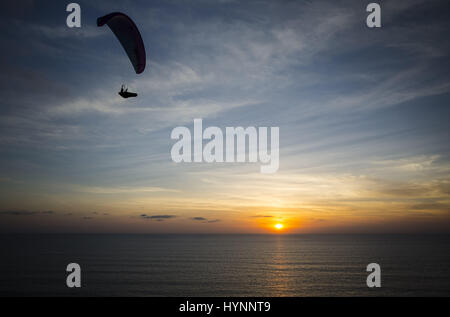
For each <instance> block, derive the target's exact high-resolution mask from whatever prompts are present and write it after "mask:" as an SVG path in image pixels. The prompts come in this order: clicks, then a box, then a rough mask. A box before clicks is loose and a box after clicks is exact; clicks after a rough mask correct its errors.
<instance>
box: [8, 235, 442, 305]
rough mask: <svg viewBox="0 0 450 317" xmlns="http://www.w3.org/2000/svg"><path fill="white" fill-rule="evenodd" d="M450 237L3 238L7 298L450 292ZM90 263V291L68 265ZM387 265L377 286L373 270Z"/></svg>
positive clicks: (84, 270) (84, 276)
mask: <svg viewBox="0 0 450 317" xmlns="http://www.w3.org/2000/svg"><path fill="white" fill-rule="evenodd" d="M449 246H450V236H449V235H127V234H117V235H116V234H111V235H109V234H98V235H96V234H92V235H91V234H73V235H72V234H70V235H69V234H66V235H64V234H47V235H28V234H23V235H6V234H4V235H0V256H1V260H0V295H1V296H180V297H193V296H258V297H260V296H261V297H267V296H450V252H449V250H450V248H449ZM72 262H75V263H78V264H79V265H80V266H81V284H82V285H81V286H82V287H81V288H72V289H71V288H68V287H67V286H66V277H67V275H68V274H69V273H67V272H66V266H67V264H69V263H72ZM369 263H378V264H379V265H380V266H381V287H380V288H368V287H367V285H366V278H367V276H368V274H369V273H368V272H366V266H367V265H368V264H369Z"/></svg>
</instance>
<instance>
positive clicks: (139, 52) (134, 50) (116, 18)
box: [97, 12, 146, 74]
mask: <svg viewBox="0 0 450 317" xmlns="http://www.w3.org/2000/svg"><path fill="white" fill-rule="evenodd" d="M105 24H107V25H108V26H109V28H110V29H111V31H112V32H113V33H114V35H115V36H116V37H117V39H118V40H119V41H120V44H122V47H123V48H124V50H125V52H126V53H127V55H128V58H129V59H130V61H131V64H132V65H133V67H134V70H135V71H136V74H140V73H142V72H143V71H144V69H145V64H146V57H145V47H144V42H143V41H142V37H141V34H140V33H139V30H138V28H137V26H136V24H135V23H134V22H133V20H131V19H130V17H128V16H127V15H126V14H124V13H121V12H113V13H110V14H107V15H105V16H103V17H100V18H98V19H97V26H99V27H100V26H103V25H105Z"/></svg>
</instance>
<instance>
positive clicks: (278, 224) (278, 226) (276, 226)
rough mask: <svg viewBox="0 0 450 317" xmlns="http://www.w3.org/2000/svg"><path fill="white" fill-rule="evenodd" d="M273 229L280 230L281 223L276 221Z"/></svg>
mask: <svg viewBox="0 0 450 317" xmlns="http://www.w3.org/2000/svg"><path fill="white" fill-rule="evenodd" d="M275 229H277V230H281V229H283V225H282V224H281V223H277V224H276V225H275Z"/></svg>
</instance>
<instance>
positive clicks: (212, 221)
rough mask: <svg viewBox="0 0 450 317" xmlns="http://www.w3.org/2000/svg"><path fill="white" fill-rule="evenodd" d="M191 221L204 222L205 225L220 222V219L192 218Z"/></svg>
mask: <svg viewBox="0 0 450 317" xmlns="http://www.w3.org/2000/svg"><path fill="white" fill-rule="evenodd" d="M190 219H191V220H193V221H200V222H204V223H214V222H219V221H220V219H207V218H205V217H192V218H190Z"/></svg>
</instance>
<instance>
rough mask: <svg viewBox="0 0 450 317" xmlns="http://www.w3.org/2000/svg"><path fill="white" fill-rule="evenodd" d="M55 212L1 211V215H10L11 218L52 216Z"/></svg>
mask: <svg viewBox="0 0 450 317" xmlns="http://www.w3.org/2000/svg"><path fill="white" fill-rule="evenodd" d="M54 213H55V212H54V211H52V210H46V211H30V210H6V211H0V215H9V216H33V215H52V214H54Z"/></svg>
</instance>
